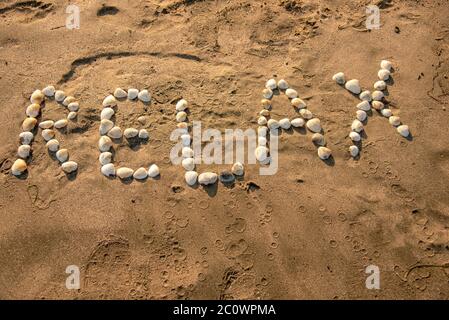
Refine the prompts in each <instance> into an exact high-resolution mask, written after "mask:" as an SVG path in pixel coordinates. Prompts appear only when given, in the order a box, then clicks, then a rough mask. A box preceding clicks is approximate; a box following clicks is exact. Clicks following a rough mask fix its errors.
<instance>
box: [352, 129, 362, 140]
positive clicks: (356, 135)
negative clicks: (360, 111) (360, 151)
mask: <svg viewBox="0 0 449 320" xmlns="http://www.w3.org/2000/svg"><path fill="white" fill-rule="evenodd" d="M349 138H350V139H351V140H352V141H354V142H359V141H360V140H361V139H362V138H361V137H360V134H358V133H357V132H355V131H352V132H351V133H349Z"/></svg>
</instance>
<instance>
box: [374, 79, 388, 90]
mask: <svg viewBox="0 0 449 320" xmlns="http://www.w3.org/2000/svg"><path fill="white" fill-rule="evenodd" d="M386 88H387V84H386V83H385V81H383V80H379V81H376V82H375V83H374V89H376V90H379V91H382V90H385V89H386Z"/></svg>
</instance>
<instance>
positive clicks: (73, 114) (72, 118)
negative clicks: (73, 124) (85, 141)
mask: <svg viewBox="0 0 449 320" xmlns="http://www.w3.org/2000/svg"><path fill="white" fill-rule="evenodd" d="M77 115H78V113H76V112H75V111H71V112H69V114H68V115H67V119H68V120H74V119H75V118H76V117H77Z"/></svg>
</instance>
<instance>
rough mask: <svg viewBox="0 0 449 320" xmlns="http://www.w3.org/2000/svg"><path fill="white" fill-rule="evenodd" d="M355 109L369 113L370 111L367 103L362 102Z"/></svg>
mask: <svg viewBox="0 0 449 320" xmlns="http://www.w3.org/2000/svg"><path fill="white" fill-rule="evenodd" d="M357 109H359V110H363V111H369V110H371V105H370V103H369V102H368V101H362V102H360V103H359V104H358V105H357Z"/></svg>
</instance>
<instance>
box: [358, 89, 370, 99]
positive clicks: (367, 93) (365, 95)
mask: <svg viewBox="0 0 449 320" xmlns="http://www.w3.org/2000/svg"><path fill="white" fill-rule="evenodd" d="M359 98H360V100H364V101H368V102H370V101H371V100H372V97H371V92H370V91H368V90H365V91H363V92H362V93H360V95H359Z"/></svg>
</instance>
